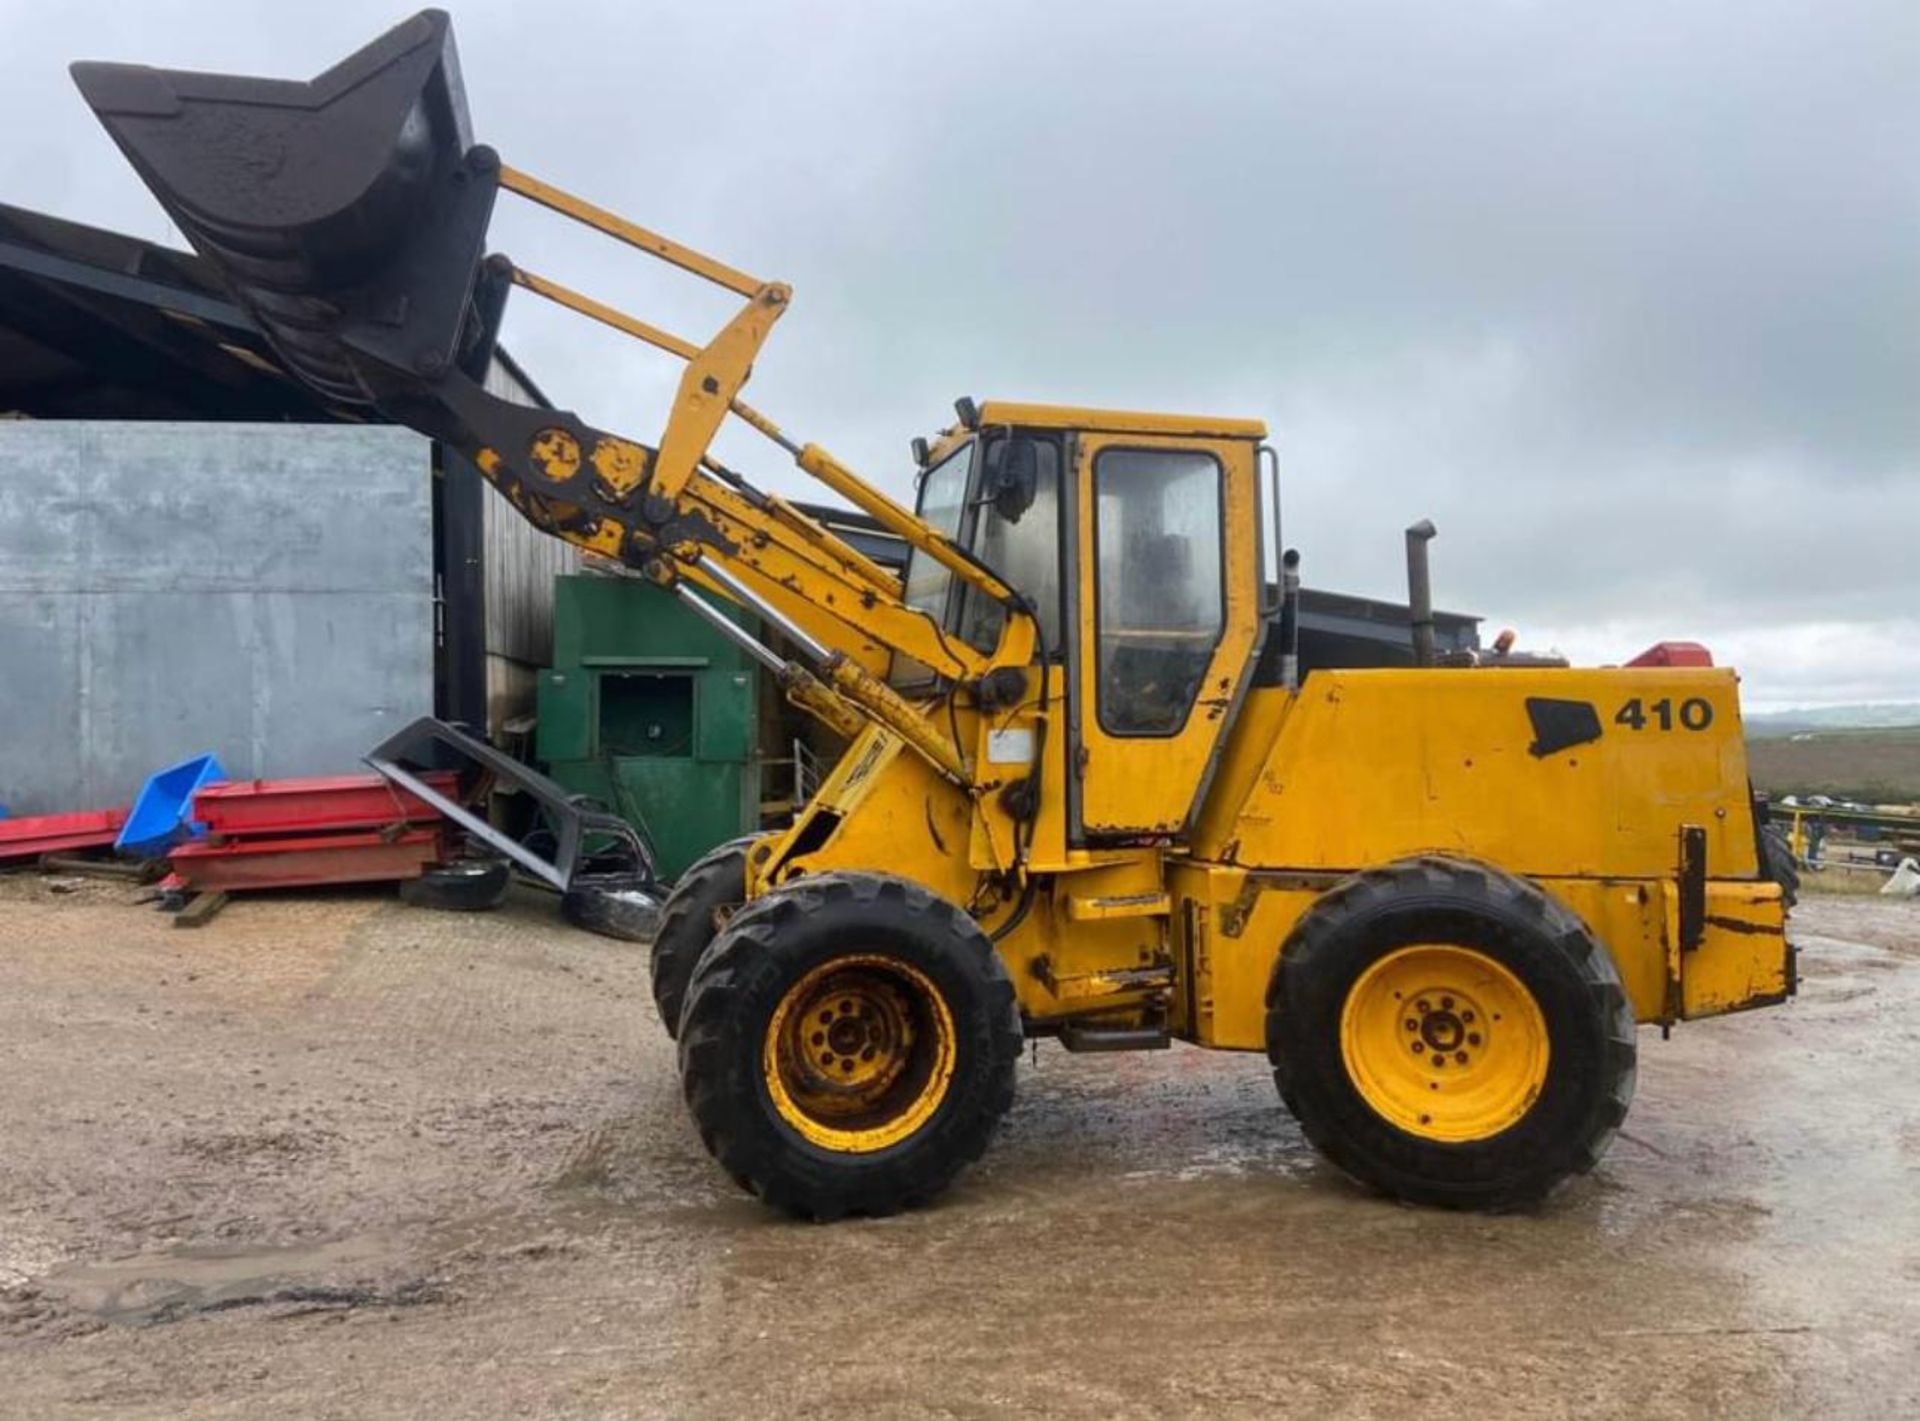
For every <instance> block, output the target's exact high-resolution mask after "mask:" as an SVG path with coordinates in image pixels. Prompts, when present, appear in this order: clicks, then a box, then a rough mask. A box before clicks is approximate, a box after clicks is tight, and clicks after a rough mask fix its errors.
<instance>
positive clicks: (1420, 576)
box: [1407, 518, 1439, 666]
mask: <svg viewBox="0 0 1920 1421" xmlns="http://www.w3.org/2000/svg"><path fill="white" fill-rule="evenodd" d="M1438 531H1439V530H1438V529H1436V528H1435V527H1434V526H1433V520H1432V519H1431V518H1422V519H1421V520H1420V521H1419V522H1418V523H1416V524H1414V525H1413V526H1412V527H1411V528H1409V529H1407V610H1408V612H1409V613H1410V614H1411V618H1412V622H1413V664H1414V665H1415V666H1431V665H1433V663H1434V655H1433V574H1432V571H1431V570H1430V569H1429V568H1428V566H1427V544H1428V543H1431V542H1432V541H1433V538H1434V534H1435V533H1436V532H1438Z"/></svg>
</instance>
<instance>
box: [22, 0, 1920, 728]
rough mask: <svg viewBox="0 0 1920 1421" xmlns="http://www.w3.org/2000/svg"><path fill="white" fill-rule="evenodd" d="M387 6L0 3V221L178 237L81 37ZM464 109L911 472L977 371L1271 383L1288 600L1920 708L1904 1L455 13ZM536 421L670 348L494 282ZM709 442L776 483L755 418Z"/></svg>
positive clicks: (601, 256) (152, 34)
mask: <svg viewBox="0 0 1920 1421" xmlns="http://www.w3.org/2000/svg"><path fill="white" fill-rule="evenodd" d="M406 13H408V11H407V10H405V9H403V8H401V7H398V6H394V5H387V4H367V3H362V0H328V3H326V4H305V3H295V0H279V3H266V0H259V2H258V3H246V2H245V0H143V3H131V2H130V0H120V3H86V0H67V3H65V4H62V5H58V6H50V5H47V4H46V3H44V0H0V33H4V34H5V35H6V37H7V38H6V51H5V55H4V58H0V77H4V79H5V83H4V85H0V133H5V134H6V135H7V138H6V140H5V141H4V142H3V143H0V201H8V202H12V203H16V204H20V205H23V206H28V207H34V208H40V209H43V210H46V211H49V212H53V213H57V214H59V215H61V216H65V217H71V218H76V219H79V220H82V221H87V222H92V223H97V224H100V225H103V226H109V227H114V228H118V229H120V230H123V231H129V232H133V233H137V234H139V235H142V236H147V237H152V238H159V239H165V240H173V241H178V237H177V235H176V234H173V233H171V232H170V230H169V228H168V226H167V223H166V221H165V219H164V218H163V217H162V216H161V215H160V212H159V209H158V208H157V207H156V206H155V205H154V203H153V201H152V200H151V198H150V197H149V196H148V194H147V193H146V191H145V189H144V188H143V187H142V186H141V185H140V183H139V181H138V180H137V179H136V178H135V177H134V175H133V173H132V171H131V170H130V169H129V168H128V167H127V166H126V164H125V162H124V161H123V160H122V159H121V158H120V156H119V154H118V152H117V151H116V150H115V149H114V148H113V147H112V146H111V144H110V143H109V142H108V140H107V138H106V136H105V134H104V132H103V131H102V130H101V129H100V128H99V127H98V126H97V124H96V123H95V121H94V120H93V118H92V116H91V115H90V114H89V113H88V112H87V110H86V108H85V106H84V105H83V104H82V103H81V101H80V99H79V97H78V95H77V94H76V93H75V91H74V90H73V88H72V85H71V82H70V81H69V80H68V78H67V75H66V63H67V61H69V60H71V59H77V58H91V59H124V60H134V61H140V62H146V63H153V64H159V65H166V66H172V67H184V68H203V69H211V70H221V71H231V72H244V73H262V74H276V75H284V76H288V77H299V78H305V77H309V76H310V75H311V74H313V73H315V72H317V71H318V70H320V69H323V68H325V67H327V66H328V65H329V64H331V63H333V62H334V61H335V60H337V59H339V58H340V57H342V56H343V55H345V54H346V53H347V52H348V51H350V50H351V49H353V48H355V47H357V46H358V45H359V44H361V43H364V42H365V41H366V40H368V39H371V38H372V37H373V36H374V35H375V34H376V33H377V32H379V31H380V30H381V29H384V28H385V27H386V26H387V25H388V24H390V23H392V22H393V21H395V20H397V19H399V18H401V17H403V16H404V15H405V14H406ZM454 18H455V30H456V33H457V36H458V39H459V44H460V49H461V54H462V59H463V66H464V69H465V74H466V83H467V92H468V96H469V100H470V102H471V105H472V109H473V114H474V125H475V130H476V133H477V135H478V136H479V137H480V138H481V139H482V140H483V141H485V142H489V143H491V144H493V145H494V146H495V147H497V148H499V149H500V150H501V151H502V153H503V154H504V155H505V156H506V158H507V160H508V161H509V162H512V163H514V164H516V165H517V166H519V167H522V168H525V169H529V170H531V171H533V172H536V173H539V174H541V175H543V176H545V177H548V178H549V179H551V180H552V181H555V182H558V183H560V184H562V185H563V186H568V187H571V188H573V189H574V190H576V191H578V192H581V193H582V194H583V195H587V196H591V197H593V198H595V199H597V200H599V201H601V202H603V203H604V204H606V205H608V206H611V207H614V208H615V209H617V210H621V211H624V212H626V213H628V214H629V215H631V216H633V217H635V218H636V219H637V220H639V221H642V222H645V223H647V224H649V225H651V226H654V227H656V228H659V229H660V230H663V231H665V232H667V233H669V234H670V235H673V236H676V237H679V238H681V239H682V240H685V241H688V242H691V243H693V244H694V245H696V246H699V247H702V248H704V249H705V250H707V251H710V252H712V253H713V254H714V255H716V256H719V257H722V258H723V259H725V260H727V261H730V262H732V263H734V264H736V265H739V266H742V267H745V268H746V269H747V270H749V271H752V272H754V273H756V274H758V275H761V276H765V277H770V278H780V279H783V280H787V281H790V282H792V283H793V284H794V286H795V290H796V297H795V302H794V306H793V308H792V310H791V312H790V313H789V314H788V315H787V316H786V317H785V319H784V320H783V321H782V323H781V325H780V327H779V328H778V329H777V330H776V332H775V334H774V336H773V338H772V341H771V342H770V344H769V345H768V347H767V348H766V350H765V351H764V353H763V355H762V357H761V360H760V362H759V364H758V366H757V368H756V371H755V378H754V383H753V385H752V387H751V389H750V391H749V398H751V399H752V400H753V402H754V403H755V404H757V405H759V406H760V408H762V409H763V410H765V411H767V412H768V413H769V414H771V415H772V416H773V417H774V418H776V419H778V420H780V421H781V422H782V423H784V424H785V425H786V426H787V427H788V428H789V429H790V430H792V431H794V432H796V433H798V434H801V435H803V436H805V437H807V438H811V439H815V440H818V441H819V442H821V443H823V444H826V445H827V446H828V447H829V448H832V449H834V450H835V451H836V452H838V453H840V454H841V455H842V456H843V457H846V458H848V459H849V460H850V461H852V462H853V463H854V464H855V465H856V466H857V467H860V468H862V469H863V470H865V471H866V472H867V473H868V474H869V476H870V477H872V478H874V479H876V480H877V481H879V482H880V483H882V484H883V485H885V486H887V487H888V488H889V489H890V490H891V491H893V492H895V493H896V494H900V495H903V496H904V495H906V494H907V493H908V491H909V487H910V485H909V480H908V477H907V471H908V468H909V461H908V457H907V454H906V445H907V440H908V439H909V438H910V437H911V436H913V435H915V434H920V433H927V432H930V431H932V430H933V429H935V428H936V427H938V426H940V425H943V424H945V423H947V422H948V421H949V420H950V419H951V413H950V409H951V403H952V400H953V398H954V397H955V396H956V395H960V394H973V395H977V396H982V397H991V396H1000V397H1008V398H1022V399H1037V400H1054V401H1070V402H1076V403H1085V404H1097V405H1115V406H1123V407H1139V408H1160V409H1173V410H1194V411H1205V412H1212V413H1222V414H1235V415H1256V416H1261V417H1264V418H1265V419H1267V420H1268V421H1269V423H1270V424H1271V425H1272V427H1273V430H1274V442H1275V444H1276V445H1277V446H1278V448H1279V451H1280V455H1281V459H1282V465H1283V474H1284V478H1285V481H1286V492H1285V495H1284V502H1285V512H1286V522H1287V538H1288V541H1290V542H1292V543H1295V544H1297V545H1298V546H1299V547H1300V548H1301V550H1302V554H1303V559H1304V570H1305V573H1306V579H1307V581H1308V582H1309V583H1310V584H1313V585H1318V586H1323V587H1331V588H1338V589H1342V590H1348V591H1355V592H1362V593H1368V594H1373V595H1379V596H1399V595H1402V589H1401V562H1400V559H1401V540H1400V530H1401V529H1402V528H1404V527H1405V526H1406V524H1408V523H1409V522H1412V521H1413V520H1415V519H1417V518H1420V517H1423V516H1425V517H1431V518H1432V519H1434V521H1435V522H1436V523H1437V524H1438V525H1439V527H1440V530H1441V537H1440V541H1439V542H1438V543H1437V544H1436V545H1435V548H1434V567H1435V578H1436V585H1437V599H1438V600H1439V602H1440V603H1441V604H1442V605H1443V606H1447V607H1452V608H1458V609H1460V610H1464V611H1472V612H1477V613H1481V614H1483V615H1485V616H1486V617H1487V618H1488V619H1489V622H1490V623H1491V625H1490V626H1489V628H1488V629H1487V632H1488V635H1491V633H1492V631H1493V630H1496V629H1497V628H1498V627H1500V626H1505V625H1512V626H1515V627H1517V628H1518V629H1519V631H1520V633H1521V643H1522V645H1530V646H1535V647H1539V646H1544V645H1549V644H1553V645H1558V646H1559V647H1560V648H1561V649H1563V650H1565V651H1567V652H1568V653H1570V654H1572V655H1573V656H1574V657H1575V658H1576V659H1577V660H1580V661H1603V660H1608V659H1616V660H1617V659H1619V658H1622V657H1624V656H1629V655H1631V654H1633V653H1634V652H1635V651H1637V650H1639V649H1640V648H1641V647H1642V646H1643V645H1645V644H1646V643H1648V642H1650V641H1652V640H1655V639H1657V638H1660V637H1689V638H1694V639H1698V640H1703V641H1705V642H1707V643H1708V644H1709V645H1710V646H1712V647H1713V649H1714V650H1715V651H1716V652H1717V653H1719V654H1720V656H1721V659H1722V660H1723V661H1724V660H1730V661H1732V662H1734V663H1735V664H1737V665H1739V666H1740V667H1741V668H1742V671H1743V673H1744V675H1745V678H1746V695H1747V700H1748V704H1749V705H1750V706H1752V707H1755V708H1768V707H1779V706H1786V705H1806V704H1820V703H1834V702H1844V701H1859V700H1913V701H1920V4H1916V3H1915V0H1886V3H1869V2H1868V0H1861V3H1853V0H1847V3H1839V2H1838V0H1808V3H1804V4H1798V5H1787V4H1774V3H1767V0H1725V3H1717V4H1688V3H1675V2H1674V0H1660V3H1644V4H1641V3H1631V2H1630V0H1628V2H1627V3H1622V0H1610V3H1606V4H1591V3H1589V4H1560V5H1553V4H1544V3H1540V4H1528V3H1517V2H1516V3H1472V0H1455V3H1447V4H1440V3H1431V0H1422V2H1421V3H1415V0H1406V3H1397V4H1396V3H1361V0H1344V3H1340V2H1339V0H1329V3H1321V4H1304V3H1301V4H1295V3H1287V0H1243V3H1235V4H1226V3H1221V4H1205V3H1198V0H1183V3H1172V0H1163V2H1162V3H1158V4H1133V3H1118V2H1117V0H1102V3H1062V2H1061V0H1056V3H1048V4H1040V3H1028V4H999V3H991V2H990V0H969V3H966V4H953V5H943V4H919V3H903V0H890V3H874V4H853V3H841V4H824V3H815V4H808V5H801V4H784V5H782V4H758V3H725V4H718V5H677V6H672V7H668V6H666V5H662V4H656V3H649V2H648V0H620V2H619V3H615V0H600V3H595V0H573V2H572V3H567V0H540V3H467V4H464V5H458V6H456V7H455V9H454ZM518 206H519V205H518V204H517V203H515V202H514V201H513V200H512V199H503V206H502V213H503V215H502V216H501V217H500V218H499V219H498V220H496V223H495V228H494V245H495V246H496V247H497V248H499V249H501V250H504V251H507V252H509V253H511V254H512V255H513V256H515V257H516V258H517V259H519V260H520V261H521V262H522V263H523V264H525V265H528V266H530V267H533V268H535V269H539V270H546V271H550V272H552V273H553V274H554V275H556V276H559V277H561V278H562V279H563V280H566V281H568V282H570V283H571V284H573V285H576V286H579V287H582V288H585V289H587V290H589V291H593V292H595V293H597V294H600V295H603V296H605V297H607V298H609V299H613V300H615V301H617V302H621V303H626V304H628V305H629V306H630V308H633V309H637V310H639V311H640V312H641V313H642V314H645V315H648V316H650V317H652V318H654V319H656V320H657V321H660V322H661V323H663V324H667V325H670V326H674V327H676V328H679V329H681V330H683V331H684V332H685V333H687V334H690V335H696V336H705V335H706V334H707V333H709V332H710V331H711V330H713V329H714V328H715V327H716V326H717V325H718V324H719V323H720V322H721V321H723V320H724V319H725V318H726V316H727V315H728V314H729V312H730V309H731V308H730V302H731V298H728V297H726V296H724V295H723V294H719V293H716V292H714V290H713V289H712V288H707V287H705V286H704V285H703V284H702V283H698V282H694V281H691V280H690V279H687V278H684V277H677V276H673V275H671V274H668V273H666V272H665V269H664V268H658V267H657V265H656V264H654V263H650V262H646V261H644V260H643V259H641V258H638V257H635V256H632V255H630V254H627V253H625V252H623V251H622V250H621V249H620V248H617V247H614V246H613V245H611V244H610V243H607V242H606V241H605V240H604V239H600V238H594V237H590V236H588V237H584V238H583V237H580V236H575V235H573V234H570V233H568V232H567V231H566V230H565V229H564V224H559V223H557V222H556V221H555V220H554V219H551V218H548V217H545V216H543V215H532V214H526V213H525V212H524V210H522V211H520V212H516V211H514V210H513V209H514V208H516V207H518ZM516 300H517V303H518V304H517V306H516V308H515V309H514V310H513V311H511V312H510V314H509V319H508V326H507V332H506V339H507V342H508V344H509V345H510V346H511V347H512V348H513V350H514V352H515V353H516V354H517V355H518V356H519V357H520V359H521V361H522V363H523V364H525V365H526V366H527V367H528V369H529V370H530V371H531V372H532V373H533V375H534V376H535V378H536V379H538V380H539V381H540V383H541V384H542V385H543V386H544V387H545V388H546V390H547V392H548V393H549V394H550V395H551V396H552V397H553V398H554V399H555V400H556V401H558V402H560V403H562V404H567V405H570V406H572V407H574V408H576V409H578V410H579V411H580V412H581V413H582V414H583V415H585V416H587V417H588V418H590V419H593V420H595V421H596V422H598V423H600V424H603V425H606V426H608V427H611V428H614V429H619V430H622V431H624V432H627V433H631V434H633V435H636V436H639V437H642V438H647V439H649V440H652V439H654V438H656V437H657V434H658V430H659V427H660V423H661V420H662V418H663V416H664V410H665V407H666V403H667V401H668V399H669V398H670V395H671V391H672V387H673V382H674V380H675V379H676V378H677V377H678V368H677V366H676V365H675V364H674V363H673V362H671V361H670V360H668V359H667V358H665V357H656V356H654V355H652V354H650V353H648V352H646V351H644V350H642V349H639V348H632V349H627V348H623V343H621V342H619V341H618V340H617V339H614V338H610V337H603V336H602V335H600V334H599V333H596V332H593V331H590V330H587V329H584V328H583V327H581V326H580V325H579V324H578V323H576V322H574V321H572V320H567V321H564V322H562V321H559V320H556V319H554V318H553V317H551V316H549V315H546V314H545V313H541V312H539V311H537V310H535V309H534V306H535V303H533V302H532V301H531V300H530V299H529V298H527V297H525V296H524V295H522V296H521V297H518V298H516ZM721 453H722V454H723V456H725V457H728V458H729V459H730V460H731V461H732V462H735V463H736V464H737V465H739V466H740V467H742V468H744V469H746V470H748V471H749V472H751V473H753V474H754V475H755V476H756V477H759V478H760V479H762V481H763V482H766V483H768V484H771V485H774V486H776V487H781V488H785V489H789V490H795V489H801V488H803V486H804V484H805V480H804V478H803V477H802V476H800V475H798V474H797V472H796V471H793V470H792V469H791V468H790V467H787V466H783V461H782V460H781V459H780V458H779V457H778V456H777V454H776V453H775V452H774V451H773V450H772V449H771V447H770V446H767V445H765V444H764V443H762V442H761V441H759V440H758V439H757V437H755V436H753V435H751V434H748V433H745V432H744V431H736V432H734V433H731V434H729V435H727V436H726V437H725V439H724V441H723V444H722V446H721Z"/></svg>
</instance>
